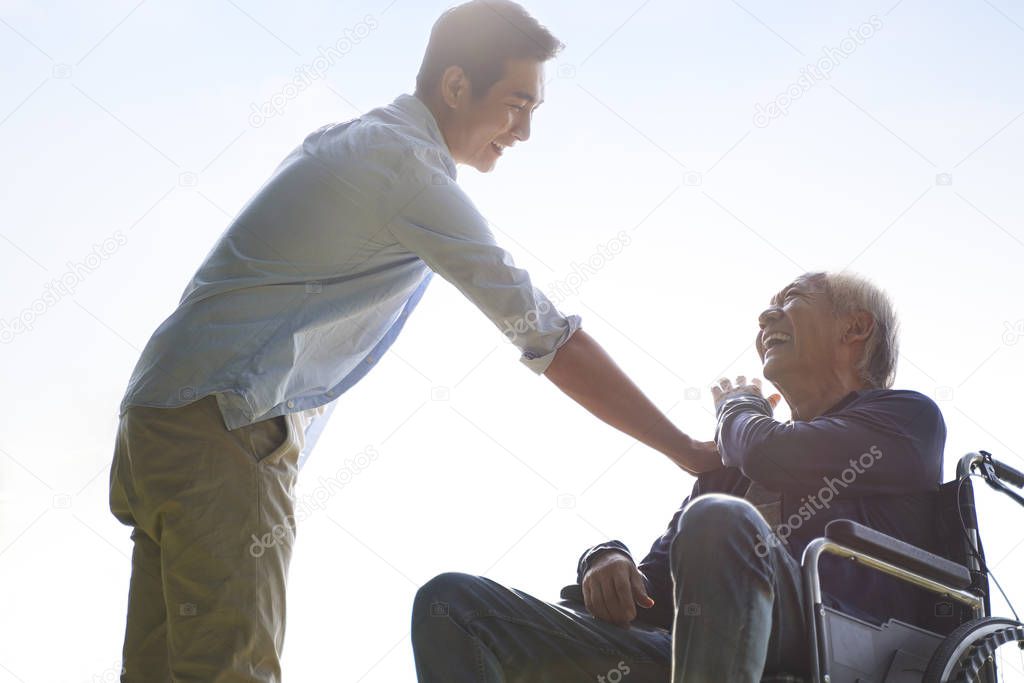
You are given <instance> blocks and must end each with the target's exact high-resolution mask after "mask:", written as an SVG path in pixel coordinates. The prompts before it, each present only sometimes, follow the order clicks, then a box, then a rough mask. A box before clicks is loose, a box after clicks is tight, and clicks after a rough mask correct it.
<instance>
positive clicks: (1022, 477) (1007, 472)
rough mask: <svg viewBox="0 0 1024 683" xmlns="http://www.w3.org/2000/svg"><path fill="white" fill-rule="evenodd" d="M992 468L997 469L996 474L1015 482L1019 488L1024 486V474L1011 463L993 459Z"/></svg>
mask: <svg viewBox="0 0 1024 683" xmlns="http://www.w3.org/2000/svg"><path fill="white" fill-rule="evenodd" d="M992 469H993V470H994V471H995V475H996V476H997V477H999V478H1000V479H1002V480H1003V481H1005V482H1007V483H1008V484H1013V485H1014V486H1016V487H1017V488H1019V489H1021V488H1024V474H1022V473H1020V472H1018V471H1017V470H1015V469H1013V468H1012V467H1010V466H1009V465H1006V464H1004V463H1001V462H999V461H998V460H992Z"/></svg>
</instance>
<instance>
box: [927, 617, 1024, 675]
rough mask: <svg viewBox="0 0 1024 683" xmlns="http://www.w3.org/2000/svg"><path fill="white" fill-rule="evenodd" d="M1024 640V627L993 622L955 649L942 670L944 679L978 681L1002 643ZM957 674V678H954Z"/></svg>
mask: <svg viewBox="0 0 1024 683" xmlns="http://www.w3.org/2000/svg"><path fill="white" fill-rule="evenodd" d="M1021 641H1024V627H1021V626H1006V625H1005V624H991V625H989V626H986V627H983V628H980V629H978V630H977V631H975V632H974V633H972V634H971V639H970V640H969V641H967V640H965V641H964V642H962V643H961V644H960V646H959V647H958V648H957V649H956V650H955V651H954V653H953V656H952V657H950V658H949V661H948V662H947V664H946V667H945V669H944V670H943V672H942V680H944V681H946V680H949V681H963V683H978V681H979V678H978V677H979V674H980V673H981V672H982V669H983V668H984V666H985V665H986V664H987V663H988V662H989V661H992V659H993V657H994V655H995V652H996V650H997V649H998V648H999V647H1001V646H1002V645H1006V644H1007V643H1012V642H1021ZM954 676H955V678H954Z"/></svg>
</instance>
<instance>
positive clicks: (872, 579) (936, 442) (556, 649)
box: [412, 273, 946, 683]
mask: <svg viewBox="0 0 1024 683" xmlns="http://www.w3.org/2000/svg"><path fill="white" fill-rule="evenodd" d="M758 323H759V329H758V332H757V338H756V345H757V350H758V353H759V354H760V356H761V360H762V363H763V367H762V371H763V373H764V376H765V377H767V378H769V379H770V380H772V382H774V383H775V385H776V386H777V387H779V390H780V391H781V392H782V394H783V396H784V397H785V399H786V401H787V403H788V404H789V406H790V408H791V409H792V417H793V419H792V421H790V422H786V423H782V422H779V421H777V420H775V419H774V418H773V417H772V413H773V409H774V407H775V403H776V402H777V401H778V398H779V397H778V396H771V397H769V398H768V399H765V398H763V397H762V395H761V386H760V383H759V382H758V381H757V380H753V381H751V382H750V383H748V382H747V380H746V378H744V377H739V378H738V379H737V381H736V384H735V386H734V385H733V383H732V382H731V381H730V380H728V379H722V380H721V381H720V383H719V385H718V386H716V387H715V388H714V389H713V390H712V394H713V396H714V400H715V407H716V410H717V414H718V435H717V441H718V447H719V450H720V452H721V454H722V460H723V463H724V464H725V465H726V467H723V468H721V469H718V470H713V471H709V472H707V473H704V474H702V475H700V476H699V477H698V478H697V482H696V483H695V484H694V486H693V490H692V491H691V493H690V495H689V496H688V497H687V498H686V499H685V500H684V501H683V504H682V506H681V507H680V508H679V510H678V511H677V512H676V513H675V515H674V516H673V517H672V519H671V521H670V522H669V523H668V526H667V528H666V529H665V531H664V533H663V534H662V535H661V536H660V537H659V538H658V539H657V540H655V542H654V544H653V545H652V546H651V550H650V552H649V553H648V554H647V556H646V557H645V558H643V560H641V561H640V563H639V565H637V564H636V563H635V562H634V560H633V556H632V555H631V554H630V553H629V550H628V549H627V548H626V546H625V545H624V544H623V543H621V542H619V541H609V542H607V543H602V544H600V545H597V546H594V547H593V548H590V549H589V550H587V551H586V552H585V553H584V554H583V556H582V557H581V558H580V561H579V564H578V566H577V585H576V586H571V587H569V588H567V589H566V591H564V593H563V594H565V595H566V596H569V595H571V594H572V593H575V594H576V597H579V598H582V603H583V604H579V602H575V601H569V600H567V601H566V603H564V604H561V605H552V604H548V603H546V602H543V601H541V600H538V599H536V598H534V597H533V596H530V595H528V594H526V593H522V592H520V591H515V590H512V589H508V588H505V587H504V586H501V585H499V584H497V583H495V582H493V581H490V580H489V579H486V578H484V577H479V576H470V575H467V574H457V573H448V574H442V575H440V576H438V577H435V578H434V579H432V580H431V581H429V582H428V583H427V584H426V585H424V586H423V587H422V588H421V589H420V591H419V592H418V593H417V595H416V601H415V604H414V605H413V619H412V642H413V649H414V652H415V655H416V671H417V674H418V676H419V680H420V681H421V683H462V682H466V683H469V682H470V681H473V682H474V683H485V682H487V683H490V682H491V681H494V682H495V683H498V682H499V681H501V682H503V683H504V682H507V683H513V682H515V683H519V682H522V683H527V682H529V683H588V682H589V681H595V680H596V681H618V680H628V681H631V682H635V683H654V682H656V681H657V682H662V681H669V680H671V681H673V682H674V683H725V682H728V683H757V682H758V681H760V680H761V678H762V676H763V675H764V674H766V673H780V672H785V673H791V674H801V673H806V668H807V666H808V663H809V653H808V651H807V643H808V637H807V632H808V624H807V619H806V617H805V609H806V602H805V596H804V592H803V585H802V583H801V578H800V566H799V558H800V557H801V554H802V552H803V549H804V548H805V547H806V546H807V544H808V543H809V542H810V540H812V539H814V538H816V537H818V536H821V535H822V533H823V531H824V528H825V525H826V524H828V522H830V521H831V520H833V519H852V520H854V521H856V522H859V523H861V524H864V525H865V526H869V527H872V528H875V529H878V530H879V531H882V532H884V533H887V534H889V535H890V536H894V537H896V538H899V539H901V540H904V541H907V542H909V543H912V544H914V545H916V546H920V547H924V548H926V549H930V548H933V547H934V544H935V541H936V540H937V539H936V538H935V537H934V531H933V526H934V523H933V515H932V501H933V496H934V493H935V492H936V491H938V488H939V484H940V482H941V474H942V451H943V446H944V443H945V439H946V428H945V424H944V422H943V419H942V414H941V413H940V412H939V409H938V407H937V406H936V405H935V403H934V402H933V401H932V400H931V399H929V398H928V397H927V396H924V395H923V394H919V393H917V392H915V391H907V390H898V389H892V388H891V387H892V383H893V378H894V375H895V370H896V361H897V355H898V354H897V348H898V345H897V336H896V328H897V324H896V317H895V314H894V313H893V308H892V306H891V304H890V303H889V300H888V298H887V297H886V296H885V294H884V293H883V292H882V291H881V290H879V289H878V288H877V287H875V286H874V285H872V284H871V283H870V282H867V281H866V280H863V279H861V278H859V277H856V276H852V275H847V274H825V273H813V274H806V275H804V276H801V277H799V278H797V279H796V280H795V281H794V282H792V283H791V284H789V285H788V286H786V287H785V288H784V289H783V290H782V291H781V292H780V293H779V294H777V295H775V296H774V297H772V300H771V305H770V306H769V307H768V308H767V309H765V311H764V312H763V313H761V315H760V316H759V318H758ZM856 565H857V563H851V562H849V561H848V560H844V559H841V558H838V557H834V556H827V557H823V558H822V561H821V575H822V579H823V582H822V583H823V589H824V591H825V593H826V595H827V602H829V604H830V606H836V607H839V608H840V609H841V610H842V611H843V612H845V613H849V614H853V615H855V616H860V617H862V618H864V619H867V620H871V621H876V622H882V621H884V620H885V619H887V618H890V617H895V618H898V619H901V620H903V621H907V622H910V623H919V617H922V616H926V615H928V614H930V613H931V612H932V611H933V610H934V606H935V602H934V596H930V595H927V594H923V593H920V592H915V590H914V589H913V587H911V586H909V585H907V584H905V583H901V582H899V581H897V580H895V579H892V578H890V577H887V576H884V575H882V574H880V573H878V572H875V571H872V570H870V569H867V568H864V567H858V566H856ZM853 664H856V663H853ZM627 674H628V675H627ZM865 675H866V674H865Z"/></svg>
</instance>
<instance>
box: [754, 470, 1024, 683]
mask: <svg viewBox="0 0 1024 683" xmlns="http://www.w3.org/2000/svg"><path fill="white" fill-rule="evenodd" d="M972 476H980V477H981V478H983V479H984V480H985V483H987V484H988V485H989V486H990V487H991V488H993V489H995V490H996V491H999V492H1000V493H1003V494H1005V495H1007V496H1009V497H1010V498H1012V499H1013V500H1015V501H1016V502H1018V503H1020V504H1021V505H1024V496H1021V495H1020V494H1019V493H1017V492H1016V491H1014V490H1013V489H1011V488H1010V487H1009V486H1007V483H1009V484H1012V485H1013V486H1016V487H1017V488H1024V474H1021V473H1020V472H1018V471H1017V470H1015V469H1013V468H1012V467H1009V466H1007V465H1005V464H1003V463H1001V462H999V461H997V460H995V459H994V458H993V457H992V455H991V454H990V453H988V452H986V451H980V452H978V453H968V454H967V455H965V456H963V457H962V458H961V459H960V461H959V462H958V463H957V468H956V479H954V480H953V481H950V482H947V483H945V484H943V485H941V486H940V488H939V493H938V499H937V509H936V513H937V515H936V524H937V525H938V529H939V531H940V533H939V536H940V537H941V539H942V543H943V545H944V548H942V550H943V551H944V552H943V555H944V556H939V555H937V554H934V553H932V552H929V551H927V550H924V549H922V548H918V547H916V546H913V545H911V544H909V543H905V542H903V541H900V540H897V539H895V538H892V537H891V536H888V535H886V534H883V533H881V532H878V531H875V530H874V529H870V528H868V527H865V526H863V525H861V524H857V523H855V522H852V521H850V520H846V519H837V520H833V521H831V522H829V524H828V525H827V526H826V527H825V535H824V536H823V537H821V538H817V539H815V540H813V541H811V542H810V543H809V544H808V545H807V547H806V548H805V549H804V553H803V557H802V559H801V563H800V564H801V569H802V572H803V578H804V586H805V589H806V592H805V594H806V596H807V599H808V600H807V602H808V605H807V609H808V623H809V624H812V625H813V626H812V628H811V633H810V636H811V643H810V645H811V647H810V651H811V666H810V671H811V679H810V681H811V683H953V682H954V681H955V682H956V683H996V682H997V681H1001V680H1004V679H1003V678H1001V677H1000V675H999V667H1000V666H1001V665H1002V663H1003V662H1004V661H1006V660H1007V659H1008V658H1009V657H1010V656H1012V655H1011V654H1010V653H1011V652H1012V651H1013V650H1015V649H1016V650H1022V651H1024V624H1022V623H1021V622H1020V621H1017V620H1016V619H1007V618H1002V617H993V616H991V607H990V600H989V585H988V577H989V570H988V566H987V565H986V563H985V553H984V549H983V547H982V543H981V536H980V534H979V530H978V519H977V514H976V511H975V504H974V488H973V485H972ZM825 553H831V554H835V555H838V556H840V557H844V558H848V559H849V560H851V561H853V562H859V563H861V564H862V565H864V566H866V567H869V568H871V569H873V570H877V571H880V572H884V573H885V574H888V575H890V576H893V577H896V578H897V579H900V580H902V581H905V582H907V583H909V584H912V585H915V586H918V587H920V588H923V589H925V590H926V591H929V592H931V593H933V594H936V595H938V596H940V597H941V598H942V599H943V600H948V602H945V601H944V602H938V603H936V606H937V607H941V608H942V609H936V610H935V614H934V615H933V616H934V619H933V620H932V621H933V622H935V623H936V624H937V625H938V624H942V622H945V624H942V625H948V624H949V623H950V622H951V621H954V622H955V623H953V624H952V626H953V628H952V629H951V630H950V631H949V632H948V633H945V634H943V633H942V632H941V631H939V630H929V629H928V628H922V627H920V626H915V625H911V624H907V623H904V622H902V621H899V620H896V619H890V620H889V621H887V622H886V623H884V624H882V625H881V626H876V625H874V624H871V623H868V622H866V621H863V620H861V619H857V618H855V617H852V616H850V615H845V614H843V613H841V612H839V611H837V610H834V609H832V608H831V607H828V606H826V605H825V604H823V600H822V591H821V581H820V576H819V574H818V563H819V560H820V558H821V556H822V555H823V554H825ZM997 585H998V584H997ZM1011 609H1012V607H1011ZM1014 616H1016V614H1015V615H1014ZM943 630H945V629H943ZM1017 656H1018V657H1019V660H1018V663H1017V664H1016V669H1015V674H1016V675H1017V676H1018V678H1015V679H1012V680H1020V681H1024V654H1020V653H1018V655H1017ZM1006 663H1007V665H1008V666H1009V667H1013V660H1012V659H1010V660H1009V661H1006ZM1011 671H1013V669H1012V668H1011ZM762 680H763V681H764V683H768V682H769V681H780V682H781V681H801V680H803V679H801V678H798V677H793V676H787V675H785V674H781V675H776V676H769V677H765V678H764V679H762Z"/></svg>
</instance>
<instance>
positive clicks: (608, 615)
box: [583, 550, 654, 627]
mask: <svg viewBox="0 0 1024 683" xmlns="http://www.w3.org/2000/svg"><path fill="white" fill-rule="evenodd" d="M583 602H584V604H585V605H586V606H587V610H588V611H589V612H590V613H591V614H593V615H594V616H595V617H597V618H598V619H601V620H602V621H607V622H610V623H613V624H617V625H619V626H623V627H628V626H629V624H630V622H631V621H633V620H634V619H636V606H637V605H640V606H641V607H653V606H654V600H652V599H651V597H650V596H649V595H647V589H646V588H645V587H644V579H643V576H641V574H640V571H639V570H638V569H637V568H636V565H635V564H633V560H632V559H630V557H629V556H628V555H626V554H625V553H620V552H618V551H615V550H610V551H608V552H606V553H603V554H601V555H598V556H597V557H596V558H595V559H594V562H593V564H592V565H591V567H590V569H588V570H587V573H586V574H585V575H584V576H583Z"/></svg>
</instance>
